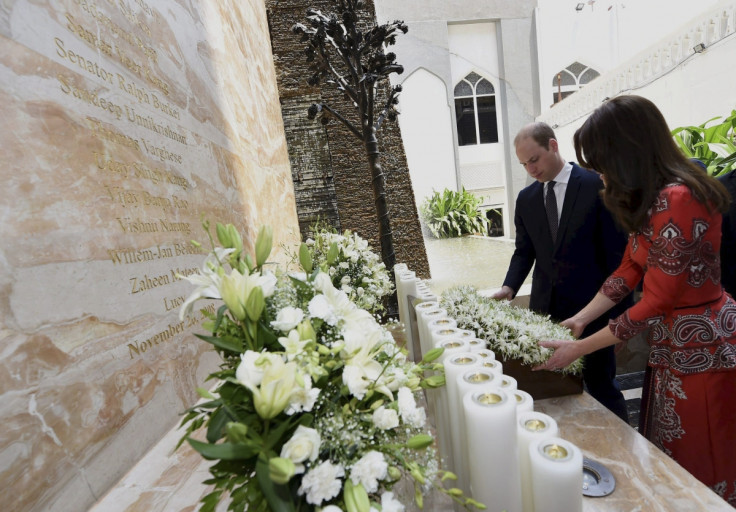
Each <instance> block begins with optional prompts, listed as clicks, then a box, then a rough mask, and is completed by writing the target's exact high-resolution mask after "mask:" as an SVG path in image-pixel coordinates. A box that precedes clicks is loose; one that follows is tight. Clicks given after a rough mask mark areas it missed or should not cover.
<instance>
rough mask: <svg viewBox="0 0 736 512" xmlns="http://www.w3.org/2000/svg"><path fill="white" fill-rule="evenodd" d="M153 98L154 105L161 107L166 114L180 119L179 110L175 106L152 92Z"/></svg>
mask: <svg viewBox="0 0 736 512" xmlns="http://www.w3.org/2000/svg"><path fill="white" fill-rule="evenodd" d="M151 98H152V99H153V106H154V107H156V108H157V109H159V110H160V111H161V112H163V113H164V114H166V115H169V116H171V117H173V118H174V119H179V111H178V110H176V109H175V108H174V107H172V106H171V105H169V104H168V103H166V102H165V101H163V100H159V99H158V97H157V96H156V95H155V94H153V93H151Z"/></svg>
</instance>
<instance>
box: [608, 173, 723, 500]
mask: <svg viewBox="0 0 736 512" xmlns="http://www.w3.org/2000/svg"><path fill="white" fill-rule="evenodd" d="M720 244H721V215H720V214H717V213H716V214H711V213H709V212H708V210H707V208H705V206H704V205H703V204H701V203H699V202H698V201H697V200H695V199H694V198H693V197H692V195H691V194H690V190H689V189H688V188H687V187H686V186H685V185H682V184H674V185H668V186H666V187H665V188H664V189H663V190H662V191H661V192H660V194H659V196H658V198H657V200H656V201H655V203H654V205H653V206H652V209H651V212H650V220H649V222H648V224H647V225H646V226H645V228H644V229H642V230H641V231H639V232H637V233H634V234H633V235H631V236H630V237H629V243H628V246H627V248H626V252H625V254H624V257H623V260H622V262H621V266H620V267H619V268H618V269H617V270H616V271H615V272H614V273H613V274H612V275H611V276H610V277H609V278H608V279H607V280H606V282H605V283H604V284H603V286H602V287H601V290H600V291H601V293H603V294H604V295H606V296H607V297H608V298H610V299H611V300H613V301H615V302H618V301H620V300H621V299H622V298H623V297H625V296H626V295H627V294H628V293H629V292H630V291H631V290H633V289H634V287H635V286H636V285H637V284H638V283H639V281H640V280H641V279H642V278H643V282H642V290H643V292H642V297H641V300H640V301H639V302H637V303H636V304H635V305H634V306H632V307H631V308H629V309H628V310H626V312H625V313H624V314H622V315H621V316H619V317H617V318H615V319H613V320H611V321H610V323H609V328H610V329H611V331H612V332H613V334H614V335H615V336H616V337H617V338H619V339H622V340H628V339H630V338H631V337H633V336H634V335H636V334H638V333H640V332H642V331H644V330H646V329H650V330H649V333H648V342H649V346H650V350H649V362H648V368H647V379H646V382H645V385H644V390H643V394H642V406H641V407H642V409H641V416H640V428H639V431H640V432H641V433H642V434H643V435H644V436H646V437H647V438H648V439H649V440H650V441H651V442H652V443H654V444H655V445H656V446H658V447H659V448H661V449H662V450H663V451H664V452H665V453H667V454H668V455H670V456H671V457H672V458H673V459H675V460H676V461H677V462H678V463H679V464H680V465H681V466H683V467H684V468H685V469H687V470H688V471H689V472H690V473H692V474H693V475H694V476H695V477H696V478H698V479H699V480H700V481H701V482H703V483H704V484H706V485H708V486H710V487H711V488H712V489H713V490H714V491H715V492H716V493H718V494H719V495H720V496H721V497H723V499H725V500H726V501H728V502H729V503H730V504H731V505H734V506H736V303H735V302H734V299H733V298H731V296H729V295H728V294H727V293H726V292H724V291H723V288H722V287H721V282H720V274H721V270H720V257H719V251H720ZM726 264H727V265H734V264H736V261H729V262H726Z"/></svg>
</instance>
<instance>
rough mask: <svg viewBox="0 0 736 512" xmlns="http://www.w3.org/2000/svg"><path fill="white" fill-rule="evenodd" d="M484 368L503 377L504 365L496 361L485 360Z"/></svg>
mask: <svg viewBox="0 0 736 512" xmlns="http://www.w3.org/2000/svg"><path fill="white" fill-rule="evenodd" d="M483 368H488V369H489V370H491V371H492V372H495V373H497V374H498V375H499V377H500V376H501V375H503V365H502V364H501V362H500V361H496V360H495V359H491V360H488V359H487V358H486V359H484V360H483Z"/></svg>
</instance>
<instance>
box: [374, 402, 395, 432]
mask: <svg viewBox="0 0 736 512" xmlns="http://www.w3.org/2000/svg"><path fill="white" fill-rule="evenodd" d="M373 424H374V425H375V426H376V427H377V428H380V429H381V430H390V429H392V428H396V427H398V426H399V413H398V412H396V411H395V410H393V409H386V408H385V407H383V406H381V407H379V408H378V409H376V410H375V411H373Z"/></svg>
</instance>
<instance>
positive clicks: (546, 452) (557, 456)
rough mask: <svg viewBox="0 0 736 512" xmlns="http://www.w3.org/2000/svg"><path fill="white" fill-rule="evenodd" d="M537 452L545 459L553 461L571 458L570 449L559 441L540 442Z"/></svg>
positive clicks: (563, 460)
mask: <svg viewBox="0 0 736 512" xmlns="http://www.w3.org/2000/svg"><path fill="white" fill-rule="evenodd" d="M539 453H541V454H542V456H543V457H544V458H545V459H547V460H551V461H554V462H565V461H567V460H570V459H571V458H572V450H568V448H567V447H566V446H564V445H562V443H559V442H547V443H540V444H539Z"/></svg>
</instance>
